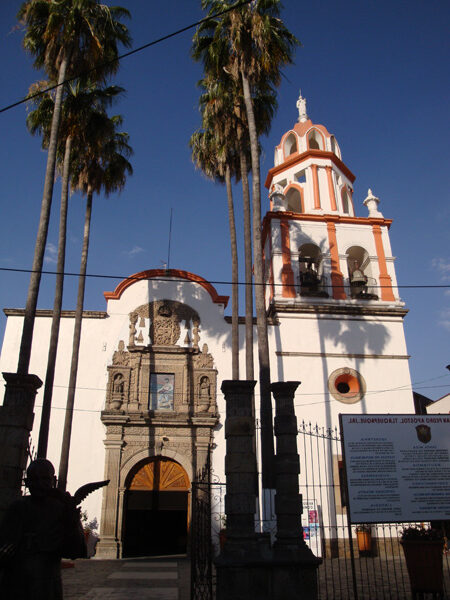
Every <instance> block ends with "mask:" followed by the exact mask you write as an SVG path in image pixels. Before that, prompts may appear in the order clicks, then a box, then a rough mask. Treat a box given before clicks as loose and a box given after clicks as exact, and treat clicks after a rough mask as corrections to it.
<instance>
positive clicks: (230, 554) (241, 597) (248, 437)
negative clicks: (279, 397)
mask: <svg viewBox="0 0 450 600" xmlns="http://www.w3.org/2000/svg"><path fill="white" fill-rule="evenodd" d="M255 384H256V381H238V380H236V381H224V382H223V383H222V388H221V389H222V392H223V393H224V396H225V402H226V421H225V437H226V441H227V444H226V445H227V454H226V456H225V473H226V478H227V491H226V496H225V513H226V515H227V526H226V531H227V539H226V542H225V546H224V549H223V551H222V552H221V554H220V556H219V557H218V558H217V559H216V560H215V561H214V562H215V565H216V572H217V600H269V598H270V588H271V584H270V576H271V571H270V562H268V560H269V561H270V550H269V548H268V540H267V548H266V549H265V548H264V545H263V544H262V543H261V542H262V540H260V539H259V537H258V535H257V534H256V533H255V521H254V518H255V511H256V493H257V492H256V490H257V485H256V484H257V481H256V455H255V447H254V436H255V417H254V413H253V389H254V387H255ZM264 550H266V551H265V552H264ZM267 554H268V556H267ZM268 566H269V568H268Z"/></svg>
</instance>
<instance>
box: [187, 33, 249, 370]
mask: <svg viewBox="0 0 450 600" xmlns="http://www.w3.org/2000/svg"><path fill="white" fill-rule="evenodd" d="M195 42H196V40H195V38H194V48H193V55H194V57H195V54H196V45H195ZM200 87H202V88H203V90H204V91H203V93H202V95H201V97H200V101H199V104H200V108H201V111H202V114H203V121H204V125H205V126H206V127H212V128H213V129H214V130H215V131H216V133H218V134H219V135H220V134H221V133H222V131H223V130H224V123H227V131H223V135H222V138H223V144H225V145H227V146H229V147H230V150H233V152H234V154H237V156H238V158H239V167H238V171H239V172H240V173H239V174H240V179H241V184H242V200H243V208H244V262H245V282H246V285H245V374H246V378H247V379H249V380H252V379H253V378H254V371H253V288H252V276H253V275H252V234H251V216H250V191H249V185H248V171H249V169H248V164H249V158H250V154H249V146H248V136H247V135H246V131H247V127H246V122H245V114H244V113H245V111H244V110H243V105H242V104H243V102H242V95H240V90H239V88H238V87H237V86H236V84H235V83H234V81H233V80H232V78H231V77H230V76H229V75H228V74H227V73H226V72H225V71H224V70H222V71H220V72H218V73H215V74H213V75H212V74H208V73H206V75H205V78H204V79H203V80H202V81H200ZM236 319H238V317H236ZM232 323H233V320H232ZM232 327H233V325H232ZM236 360H237V359H236ZM233 379H237V378H236V377H234V376H233Z"/></svg>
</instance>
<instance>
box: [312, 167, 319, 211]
mask: <svg viewBox="0 0 450 600" xmlns="http://www.w3.org/2000/svg"><path fill="white" fill-rule="evenodd" d="M311 170H312V176H313V190H314V208H320V193H319V176H318V173H317V171H318V167H317V165H311Z"/></svg>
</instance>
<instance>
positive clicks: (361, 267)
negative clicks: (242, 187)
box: [0, 97, 414, 558]
mask: <svg viewBox="0 0 450 600" xmlns="http://www.w3.org/2000/svg"><path fill="white" fill-rule="evenodd" d="M297 106H298V109H299V118H298V121H297V122H296V123H295V124H294V126H293V128H292V129H291V130H289V131H288V132H286V133H285V134H284V135H283V136H282V138H281V140H280V144H279V145H278V146H277V147H276V149H275V160H274V166H273V168H272V169H270V171H269V173H268V175H267V179H266V187H267V189H268V191H269V201H270V205H269V206H268V208H269V210H268V211H267V213H266V214H265V217H264V220H263V223H262V231H263V247H264V264H265V280H264V283H265V292H266V302H267V311H268V316H269V347H270V353H271V379H272V381H301V385H300V386H299V388H298V389H297V392H296V396H295V406H296V413H297V418H298V420H300V421H301V420H303V419H304V420H307V421H310V422H313V423H318V424H319V425H321V426H324V427H327V428H331V427H335V426H337V425H338V416H339V414H340V413H385V412H397V413H402V412H414V408H413V399H412V391H411V386H410V383H411V382H410V374H409V367H408V354H407V350H406V343H405V337H404V330H403V319H404V317H405V315H406V313H407V310H406V308H405V306H404V303H403V302H402V301H401V298H400V297H399V295H398V289H397V287H396V283H397V282H396V276H395V268H394V258H393V256H392V250H391V246H390V240H389V228H390V225H391V221H390V220H389V219H386V218H385V217H384V216H383V214H382V213H381V212H380V210H379V199H378V198H377V197H376V196H374V194H373V193H372V192H371V191H370V190H369V193H368V195H367V198H366V199H365V200H364V205H365V207H366V208H365V209H363V210H365V211H366V215H365V216H362V217H359V216H356V213H355V208H354V199H353V183H354V180H355V176H354V175H353V174H352V172H351V171H350V169H349V168H348V167H347V166H346V165H345V163H344V162H343V159H342V156H341V151H340V148H339V145H338V143H337V140H336V139H335V138H334V136H333V135H332V134H330V133H329V132H328V131H327V129H326V128H325V127H324V126H323V125H316V124H314V123H313V122H312V121H311V120H310V119H309V118H308V116H307V114H306V103H305V101H304V99H303V98H302V97H300V98H299V101H298V103H297ZM104 296H105V300H106V308H105V310H99V311H86V312H85V314H84V320H83V328H82V339H81V348H80V365H79V372H78V379H77V391H76V397H75V413H74V421H73V434H72V443H71V454H70V463H69V474H68V489H69V490H70V491H71V492H73V491H74V490H75V489H76V488H77V487H79V486H80V485H82V484H83V483H86V482H87V481H97V480H101V479H104V478H107V479H109V480H110V483H109V485H108V486H107V487H106V488H105V489H104V490H103V496H102V493H101V492H96V493H95V494H92V495H91V496H90V497H88V499H87V500H86V502H85V506H84V508H86V510H87V512H88V514H89V518H91V519H92V518H94V517H97V519H98V520H99V521H100V537H101V542H100V544H99V547H98V555H100V556H102V557H111V558H114V557H117V556H137V555H147V554H164V553H176V552H183V551H185V549H186V543H187V536H188V531H189V523H190V518H191V494H190V492H191V484H192V481H193V480H194V479H195V478H196V476H197V474H198V473H199V472H201V471H202V469H205V468H207V467H208V466H209V460H211V461H212V467H213V469H214V472H215V473H216V475H217V476H218V477H219V479H221V480H222V481H224V476H223V473H224V455H225V436H224V415H225V406H224V399H223V395H222V393H221V391H220V386H221V382H222V381H223V380H227V379H231V323H230V319H229V317H225V315H224V310H225V308H226V306H227V303H228V297H226V296H221V295H220V294H219V292H218V291H217V290H216V289H215V288H214V287H213V286H212V285H211V284H210V283H209V282H208V281H206V280H205V279H203V278H202V277H201V276H199V275H195V274H192V273H188V272H186V271H181V270H169V271H166V270H149V271H143V272H140V273H136V274H134V275H131V276H130V277H128V278H127V279H125V280H123V281H122V282H121V283H119V285H118V286H117V287H116V289H115V290H114V291H112V292H105V294H104ZM5 312H6V314H7V316H8V321H7V327H6V332H5V338H4V342H3V348H2V355H1V367H0V369H1V371H2V372H12V371H14V370H15V368H16V365H17V359H18V351H19V344H20V335H21V328H22V322H23V311H22V310H20V309H5ZM73 321H74V314H73V313H71V312H65V313H64V315H63V318H62V323H61V332H60V341H59V349H58V359H57V365H56V376H55V387H54V400H53V406H54V408H53V410H52V418H51V431H50V439H49V452H48V457H49V458H50V460H52V461H53V462H54V463H55V465H57V464H58V460H59V452H60V444H61V437H62V426H63V421H64V407H65V400H66V395H67V385H68V377H69V367H70V357H71V345H72V333H73ZM50 327H51V311H38V312H37V319H36V325H35V334H34V340H35V343H34V345H33V349H32V356H31V365H30V372H31V373H35V374H37V375H38V376H39V377H40V378H41V379H43V378H44V377H45V369H46V359H47V347H48V341H49V337H50ZM240 339H241V340H243V339H244V331H243V325H242V331H241V336H240ZM255 339H256V331H255ZM255 357H257V349H256V345H255ZM240 359H241V360H240V362H241V373H243V372H244V361H245V349H244V348H243V346H242V343H241V357H240ZM256 372H257V369H256ZM256 389H257V388H256ZM395 390H397V391H395ZM41 394H42V391H40V392H39V393H38V396H37V399H36V417H35V428H34V431H33V434H32V435H33V439H35V440H37V432H38V428H39V420H40V408H39V407H40V405H41V403H42V400H41V398H42V396H41ZM258 398H259V396H258V391H257V392H256V401H255V405H256V409H257V414H256V416H257V417H258ZM149 532H151V535H150V533H149Z"/></svg>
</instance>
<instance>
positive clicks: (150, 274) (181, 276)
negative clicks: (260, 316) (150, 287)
mask: <svg viewBox="0 0 450 600" xmlns="http://www.w3.org/2000/svg"><path fill="white" fill-rule="evenodd" d="M154 278H164V279H168V280H169V279H173V278H175V279H178V280H181V282H182V283H183V280H184V281H192V282H193V283H198V284H199V285H201V286H202V287H203V288H204V289H205V290H206V291H207V292H208V294H209V295H210V296H211V299H212V301H213V302H215V303H216V304H223V305H224V307H226V306H227V304H228V300H229V299H230V297H229V296H219V295H218V293H217V290H216V289H215V287H214V286H213V285H212V284H211V283H209V281H206V279H203V277H200V276H199V275H195V274H194V273H190V272H189V271H180V270H179V269H149V270H148V271H140V272H139V273H135V274H134V275H130V276H129V277H127V278H126V279H123V280H122V281H121V282H120V283H119V285H118V286H117V287H116V289H115V290H114V291H113V292H103V295H104V297H105V299H106V300H119V299H120V297H121V296H122V294H123V292H124V291H125V290H126V289H127V288H128V287H130V285H133V283H136V282H137V281H141V280H145V279H154Z"/></svg>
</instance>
